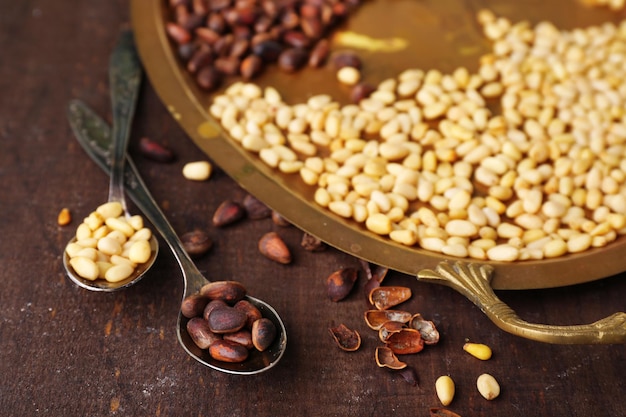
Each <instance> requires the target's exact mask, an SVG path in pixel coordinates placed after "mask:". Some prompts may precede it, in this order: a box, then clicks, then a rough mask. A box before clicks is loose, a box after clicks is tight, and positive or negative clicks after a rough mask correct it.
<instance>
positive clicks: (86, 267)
mask: <svg viewBox="0 0 626 417" xmlns="http://www.w3.org/2000/svg"><path fill="white" fill-rule="evenodd" d="M69 262H70V266H71V267H72V268H73V269H74V272H76V273H77V274H78V275H79V276H81V277H82V278H85V279H88V280H90V281H95V280H96V279H98V274H99V272H100V271H99V270H98V265H96V263H95V262H94V261H92V260H91V259H89V258H83V257H81V256H78V257H75V258H71V259H70V261H69Z"/></svg>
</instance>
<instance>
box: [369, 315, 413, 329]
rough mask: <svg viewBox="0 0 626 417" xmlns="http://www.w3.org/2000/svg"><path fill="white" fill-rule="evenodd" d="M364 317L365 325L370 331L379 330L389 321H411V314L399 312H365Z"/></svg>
mask: <svg viewBox="0 0 626 417" xmlns="http://www.w3.org/2000/svg"><path fill="white" fill-rule="evenodd" d="M364 316H365V323H367V325H368V327H369V328H370V329H372V330H380V328H381V327H382V326H383V325H384V324H385V323H387V322H389V321H395V322H400V323H408V322H409V320H411V313H409V312H408V311H401V310H367V311H366V312H365V314H364Z"/></svg>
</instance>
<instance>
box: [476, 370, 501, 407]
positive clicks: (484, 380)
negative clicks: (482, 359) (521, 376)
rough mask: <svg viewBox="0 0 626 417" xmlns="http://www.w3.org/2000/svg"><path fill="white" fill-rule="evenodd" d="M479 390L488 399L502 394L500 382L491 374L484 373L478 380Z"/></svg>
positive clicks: (477, 386)
mask: <svg viewBox="0 0 626 417" xmlns="http://www.w3.org/2000/svg"><path fill="white" fill-rule="evenodd" d="M476 388H478V392H480V395H482V396H483V397H484V398H485V399H487V400H490V401H491V400H493V399H495V398H496V397H497V396H498V395H500V384H498V381H496V379H495V378H494V377H493V376H491V375H489V374H482V375H480V376H479V377H478V379H477V380H476Z"/></svg>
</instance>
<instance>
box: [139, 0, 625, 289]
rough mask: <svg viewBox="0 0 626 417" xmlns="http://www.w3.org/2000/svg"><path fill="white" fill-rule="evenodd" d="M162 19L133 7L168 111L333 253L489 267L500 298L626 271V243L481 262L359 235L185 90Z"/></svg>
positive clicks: (387, 262)
mask: <svg viewBox="0 0 626 417" xmlns="http://www.w3.org/2000/svg"><path fill="white" fill-rule="evenodd" d="M164 12H165V5H164V4H163V2H162V1H154V0H131V25H132V28H133V31H134V34H135V43H136V45H137V49H138V52H139V55H140V58H141V61H142V63H143V65H144V69H145V71H146V74H147V77H148V79H149V81H150V83H151V85H152V87H153V89H154V90H155V92H156V94H157V96H158V97H159V98H160V100H161V102H162V103H163V105H164V106H165V107H166V109H167V110H168V112H169V113H170V114H171V115H172V117H173V118H174V119H175V120H176V121H177V122H178V124H179V125H180V126H181V127H182V128H183V130H184V131H185V132H186V133H187V135H188V136H189V137H190V139H191V140H192V141H193V142H194V143H195V144H196V145H197V146H198V147H199V148H200V149H201V150H202V152H204V153H205V154H206V155H207V156H208V157H209V158H211V159H212V160H213V161H214V162H216V163H217V165H219V166H220V168H221V169H222V170H224V171H225V172H226V173H227V174H228V175H229V176H230V177H231V178H233V179H234V180H235V181H236V182H237V183H238V184H239V185H240V186H241V187H242V188H244V189H245V190H246V191H248V192H250V193H251V194H253V195H255V196H256V197H257V198H259V199H260V200H262V201H263V202H265V203H266V204H267V205H268V206H269V207H271V208H272V209H274V210H276V211H278V212H280V213H281V214H282V215H284V216H285V218H286V219H287V220H289V221H290V222H291V223H292V224H294V225H295V226H296V227H298V228H300V229H302V230H303V231H306V232H307V233H310V234H312V235H313V236H316V237H318V238H320V239H321V240H323V241H324V242H326V243H327V244H328V245H330V246H333V247H335V248H337V249H339V250H341V251H343V252H346V253H349V254H351V255H353V256H356V257H359V258H361V259H363V260H366V261H368V262H371V263H375V264H378V265H381V266H386V267H389V268H390V269H393V270H396V271H398V272H401V273H405V274H408V275H412V276H416V275H417V273H418V272H419V271H420V270H423V269H434V268H435V267H436V265H437V264H439V263H440V262H441V261H452V262H456V261H462V262H468V263H477V264H489V265H491V266H493V267H494V274H493V278H492V281H491V286H492V288H494V289H496V290H528V289H543V288H554V287H563V286H568V285H575V284H581V283H587V282H592V281H595V280H598V279H602V278H607V277H610V276H613V275H616V274H618V273H621V272H623V271H625V270H626V257H624V256H623V254H624V253H626V248H625V246H626V237H621V238H619V239H618V241H616V242H612V243H611V244H609V245H607V246H606V247H603V248H599V249H591V250H589V251H586V252H583V253H580V254H570V255H566V256H562V257H559V258H553V259H544V260H539V261H521V262H495V261H480V260H475V259H471V258H456V257H450V256H446V255H443V254H437V253H434V252H430V251H426V250H423V249H419V248H417V247H406V246H403V245H400V244H397V243H395V242H393V241H391V240H389V239H388V238H383V237H379V236H376V235H374V234H373V233H371V232H368V231H366V230H362V229H357V228H356V227H353V226H351V225H349V224H348V223H347V222H346V221H345V220H344V219H342V218H340V217H338V216H336V215H334V214H333V213H331V212H329V211H328V210H326V209H324V208H321V207H319V206H318V205H317V204H315V203H314V202H312V201H306V200H305V199H303V198H302V197H301V196H299V195H298V194H297V193H295V192H294V190H292V189H288V188H286V187H285V186H283V184H281V181H279V180H277V179H276V178H277V177H276V176H277V174H278V173H277V172H275V171H273V170H271V169H268V167H266V166H265V165H264V164H263V163H262V162H261V161H259V160H255V159H254V158H253V157H252V155H251V154H249V153H248V152H246V151H245V150H243V149H241V148H240V147H239V146H237V145H236V144H235V143H234V142H232V141H231V140H230V139H228V138H226V137H225V133H224V132H223V131H222V129H221V127H220V126H219V125H218V124H217V123H216V122H215V121H214V120H213V119H212V118H211V117H210V115H209V114H208V112H207V110H206V108H205V107H203V105H202V104H201V102H200V100H198V97H197V96H196V95H195V92H194V91H193V90H192V89H191V88H190V86H189V85H188V83H187V82H186V77H187V75H186V74H185V73H184V69H183V68H182V67H181V65H180V63H179V61H178V60H177V58H176V57H175V56H174V55H173V52H172V49H171V48H170V43H169V39H168V37H167V35H166V33H165V27H164V25H163V16H164V15H163V13H164ZM268 196H269V197H268ZM294 213H295V214H294ZM329 236H330V237H331V238H330V239H328V237H329ZM621 259H623V260H622V261H621V262H620V260H621Z"/></svg>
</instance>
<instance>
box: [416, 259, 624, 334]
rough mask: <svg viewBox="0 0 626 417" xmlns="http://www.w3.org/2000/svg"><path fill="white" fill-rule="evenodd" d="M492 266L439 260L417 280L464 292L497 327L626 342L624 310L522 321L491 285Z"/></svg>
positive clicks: (514, 332) (514, 330) (418, 276)
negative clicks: (576, 318)
mask: <svg viewBox="0 0 626 417" xmlns="http://www.w3.org/2000/svg"><path fill="white" fill-rule="evenodd" d="M492 275H493V268H492V267H491V266H489V265H480V264H475V263H465V262H454V263H450V262H441V263H440V264H439V265H437V267H436V268H435V270H431V269H425V270H422V271H420V272H418V274H417V279H418V280H420V281H425V282H431V283H437V284H442V285H446V286H448V287H451V288H453V289H455V290H456V291H458V292H460V293H461V294H463V295H464V296H465V297H467V298H468V299H469V300H470V301H472V302H473V303H474V304H476V306H478V307H479V308H480V309H481V310H482V311H483V313H485V314H486V315H487V317H489V319H490V320H491V321H492V322H493V323H494V324H495V325H496V326H498V327H499V328H500V329H502V330H504V331H507V332H509V333H512V334H514V335H517V336H521V337H524V338H527V339H531V340H536V341H539V342H546V343H555V344H611V343H626V313H624V312H619V313H615V314H613V315H611V316H609V317H606V318H604V319H601V320H598V321H596V322H594V323H590V324H580V325H572V326H555V325H549V324H536V323H529V322H527V321H524V320H522V319H521V318H519V316H518V315H517V314H516V313H515V311H513V310H512V309H511V308H510V307H509V306H508V305H506V304H505V303H504V302H502V301H501V300H500V299H499V298H498V297H497V296H496V294H495V293H494V291H493V289H492V288H491V284H490V283H491V277H492Z"/></svg>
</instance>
